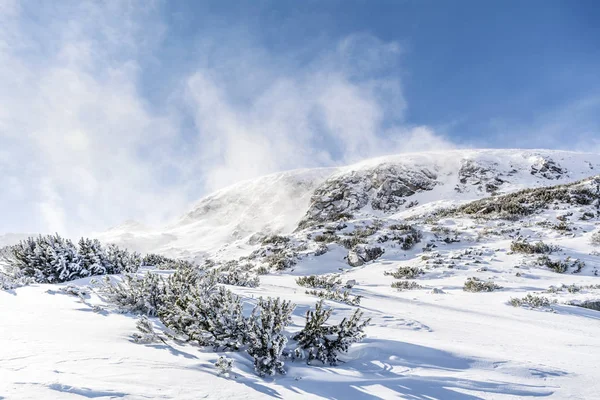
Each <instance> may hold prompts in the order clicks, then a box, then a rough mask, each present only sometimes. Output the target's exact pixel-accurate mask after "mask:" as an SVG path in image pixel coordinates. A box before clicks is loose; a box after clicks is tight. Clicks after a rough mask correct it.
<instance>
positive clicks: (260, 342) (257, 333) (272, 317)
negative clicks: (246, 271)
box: [248, 297, 295, 376]
mask: <svg viewBox="0 0 600 400" xmlns="http://www.w3.org/2000/svg"><path fill="white" fill-rule="evenodd" d="M294 308H295V305H293V304H292V303H291V302H290V301H287V302H286V301H283V300H281V299H279V298H277V299H271V298H268V299H266V300H264V299H263V298H262V297H261V298H259V299H258V304H257V305H256V307H254V310H252V315H251V316H250V318H249V320H248V354H250V356H252V357H253V358H254V369H255V371H256V373H257V374H258V375H259V376H267V375H269V376H272V375H275V374H276V373H280V374H285V369H284V363H283V360H282V359H281V354H282V353H283V350H284V349H285V345H286V343H287V340H288V339H287V337H286V336H285V334H284V333H283V330H284V328H285V327H286V326H287V325H288V324H289V323H290V320H291V318H290V316H291V314H292V312H293V311H294Z"/></svg>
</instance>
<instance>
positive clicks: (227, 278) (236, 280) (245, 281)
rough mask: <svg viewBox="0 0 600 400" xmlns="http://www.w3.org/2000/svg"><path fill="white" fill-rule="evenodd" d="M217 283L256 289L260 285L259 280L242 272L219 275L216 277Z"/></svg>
mask: <svg viewBox="0 0 600 400" xmlns="http://www.w3.org/2000/svg"><path fill="white" fill-rule="evenodd" d="M217 281H218V282H219V283H222V284H224V285H233V286H245V287H252V288H255V287H258V286H259V285H260V279H259V278H258V276H255V275H252V274H250V273H248V272H243V271H231V272H225V273H220V274H219V275H218V278H217Z"/></svg>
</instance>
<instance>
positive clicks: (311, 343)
mask: <svg viewBox="0 0 600 400" xmlns="http://www.w3.org/2000/svg"><path fill="white" fill-rule="evenodd" d="M332 312H333V309H332V308H327V309H323V300H320V301H319V302H317V304H316V306H315V311H311V310H308V311H307V312H306V325H305V326H304V329H302V330H301V331H300V332H299V333H298V334H296V336H294V338H293V339H294V340H296V341H297V342H298V346H299V347H300V349H303V350H305V351H306V352H307V353H308V354H307V355H306V358H307V363H308V364H310V362H311V361H313V360H318V361H321V362H322V363H323V364H325V363H326V362H329V359H330V355H329V349H328V347H327V343H326V340H325V339H326V338H327V336H328V335H331V334H333V333H335V332H334V327H333V326H326V325H325V323H326V322H327V320H328V319H329V317H330V316H331V313H332ZM298 353H299V352H298Z"/></svg>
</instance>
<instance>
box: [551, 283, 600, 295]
mask: <svg viewBox="0 0 600 400" xmlns="http://www.w3.org/2000/svg"><path fill="white" fill-rule="evenodd" d="M584 289H592V290H595V289H600V285H575V284H572V285H565V284H562V285H560V286H550V287H549V288H548V289H547V290H546V293H559V292H564V291H567V292H569V293H579V292H581V291H582V290H584Z"/></svg>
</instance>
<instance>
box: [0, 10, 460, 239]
mask: <svg viewBox="0 0 600 400" xmlns="http://www.w3.org/2000/svg"><path fill="white" fill-rule="evenodd" d="M162 6H163V4H161V3H154V2H149V1H142V2H136V1H128V2H112V1H107V2H78V1H77V2H76V1H73V2H71V1H65V2H59V3H44V4H39V3H35V4H33V3H28V2H15V1H11V0H0V65H1V66H2V68H1V71H0V185H1V187H2V188H3V193H2V195H0V210H2V212H1V214H0V217H1V219H2V224H1V227H0V231H33V232H36V231H38V232H39V231H41V232H54V231H60V232H62V233H64V234H67V235H73V236H77V235H80V234H85V233H86V232H89V231H92V230H103V229H106V228H107V227H108V226H111V225H115V224H118V223H120V222H122V221H124V220H126V219H129V218H134V219H140V220H143V221H144V222H148V223H151V224H152V223H158V222H163V221H165V220H166V219H168V218H171V217H174V216H175V215H178V214H180V213H181V212H182V211H183V210H184V209H185V207H186V206H187V205H188V204H189V203H190V202H193V201H196V200H197V198H198V197H200V196H201V195H203V194H207V193H208V192H209V191H211V190H213V189H215V188H218V187H222V186H224V185H227V184H229V183H233V182H234V181H238V180H242V179H246V178H252V177H255V176H258V175H261V174H265V173H269V172H275V171H280V170H284V169H290V168H298V167H314V166H330V165H339V164H342V163H347V162H352V161H356V160H358V159H360V158H364V157H369V156H374V155H380V154H384V153H393V152H399V151H408V150H410V151H414V150H425V149H432V148H448V147H452V145H451V143H449V142H448V141H447V140H445V139H443V138H442V137H440V136H438V135H436V134H435V133H434V132H433V131H432V130H431V129H430V128H427V127H412V126H407V125H406V124H405V123H404V112H405V110H406V102H405V99H404V97H403V95H402V82H400V81H399V80H398V78H397V77H394V76H396V75H394V74H392V71H394V70H397V69H398V68H400V67H401V65H400V61H401V57H402V47H401V46H400V45H399V44H397V43H386V42H382V41H380V40H379V39H377V38H375V37H372V36H369V35H365V34H358V35H352V36H350V37H347V38H345V39H343V40H339V41H335V42H327V43H325V44H323V45H319V46H318V48H319V49H324V50H319V51H318V52H315V51H308V50H307V49H299V50H298V49H289V51H285V52H274V51H270V50H268V49H267V48H265V47H264V46H262V45H261V42H260V40H258V39H252V35H249V34H248V33H247V32H243V31H241V30H240V32H238V33H237V34H235V33H232V34H231V35H230V37H231V39H230V42H225V43H223V42H222V41H221V40H220V39H219V40H216V39H214V40H213V38H212V36H211V32H210V31H207V32H204V34H203V35H202V37H201V38H198V40H197V42H194V43H193V44H190V46H191V48H190V51H189V54H190V57H188V58H184V57H182V59H184V60H185V61H181V62H182V63H187V64H186V65H183V66H181V67H180V68H167V67H166V65H167V64H171V63H172V62H171V60H170V59H167V56H166V55H164V54H165V51H164V50H165V48H166V47H167V45H166V44H165V37H166V36H167V35H168V32H169V29H171V28H172V27H171V26H169V24H168V23H166V22H165V21H166V19H165V18H164V17H165V16H164V15H163V14H164V9H163V8H162ZM186 50H187V49H186ZM307 54H308V56H307ZM153 68H154V70H153ZM161 68H162V69H161ZM149 70H153V71H154V72H152V73H156V70H159V72H160V74H159V75H161V79H162V75H163V73H164V85H162V86H164V87H162V86H161V85H160V84H158V86H161V87H160V89H159V90H158V91H159V92H161V99H160V100H156V98H153V97H152V96H149V95H148V93H147V90H146V86H147V85H146V84H147V82H148V79H150V78H148V76H150V75H152V73H149V72H148V71H149ZM155 87H156V85H155ZM165 87H167V88H166V89H165ZM163 94H164V96H163Z"/></svg>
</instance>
